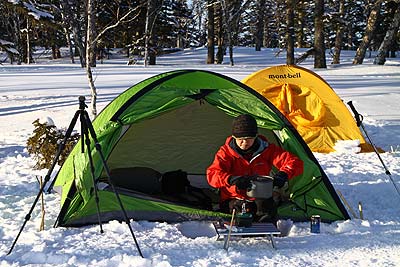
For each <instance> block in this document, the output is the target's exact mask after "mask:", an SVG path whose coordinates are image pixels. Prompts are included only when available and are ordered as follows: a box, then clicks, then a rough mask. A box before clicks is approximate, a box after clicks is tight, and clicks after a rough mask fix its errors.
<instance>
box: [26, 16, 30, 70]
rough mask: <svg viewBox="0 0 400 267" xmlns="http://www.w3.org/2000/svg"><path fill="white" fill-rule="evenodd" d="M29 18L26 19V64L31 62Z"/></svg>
mask: <svg viewBox="0 0 400 267" xmlns="http://www.w3.org/2000/svg"><path fill="white" fill-rule="evenodd" d="M29 31H30V26H29V18H28V19H26V64H31V40H30V35H29Z"/></svg>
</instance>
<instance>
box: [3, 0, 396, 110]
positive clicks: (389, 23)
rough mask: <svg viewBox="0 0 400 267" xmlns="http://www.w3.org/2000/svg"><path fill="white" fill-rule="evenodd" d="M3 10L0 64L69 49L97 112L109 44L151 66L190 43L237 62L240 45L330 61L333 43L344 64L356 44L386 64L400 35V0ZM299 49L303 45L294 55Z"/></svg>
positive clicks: (176, 2)
mask: <svg viewBox="0 0 400 267" xmlns="http://www.w3.org/2000/svg"><path fill="white" fill-rule="evenodd" d="M0 12H1V14H2V16H1V17H0V52H3V54H5V55H6V56H5V57H1V58H0V64H4V63H10V64H23V63H24V64H30V63H33V62H34V58H33V57H32V55H33V53H34V51H35V49H37V48H38V47H44V48H46V49H48V50H50V49H51V51H52V58H53V59H57V58H59V57H61V53H60V48H61V47H68V48H69V57H70V60H71V63H76V64H80V65H81V66H82V68H85V70H86V73H87V77H88V84H89V87H90V89H91V92H92V99H91V110H92V113H93V115H96V114H97V111H96V98H97V92H96V87H95V82H94V80H93V77H92V68H93V67H95V66H96V63H97V61H98V60H102V59H103V58H107V57H108V56H109V55H110V53H109V51H110V49H112V48H122V49H123V51H124V53H125V54H126V57H127V58H128V64H135V63H136V62H137V61H138V59H140V60H141V61H143V62H144V63H143V64H144V66H148V65H156V64H157V60H156V59H157V56H160V55H162V54H164V53H169V52H174V51H179V50H182V49H185V48H189V47H192V48H193V47H207V57H206V58H205V59H204V60H205V63H207V64H222V63H223V62H224V60H227V59H228V58H229V64H230V65H231V66H233V65H234V52H233V47H235V46H247V47H254V49H255V50H256V51H260V50H261V48H263V47H268V48H279V49H280V51H284V52H285V53H286V63H287V64H291V65H292V64H299V63H300V62H302V61H303V60H305V59H306V58H307V57H313V58H314V67H315V68H326V66H327V62H326V51H329V53H331V55H332V62H328V63H330V64H340V53H341V51H342V50H354V51H356V53H355V57H354V60H353V64H362V63H363V60H364V57H365V56H366V54H367V53H368V52H369V51H377V53H376V57H375V60H374V64H378V65H383V64H384V63H385V61H386V58H388V57H396V52H397V51H398V50H399V42H400V34H399V24H400V0H393V1H385V0H356V1H352V0H274V1H272V0H0ZM295 48H306V50H305V52H304V53H303V54H302V55H298V56H297V57H295V53H294V50H295ZM78 60H79V62H76V61H78ZM225 63H226V62H225ZM266 63H268V62H266Z"/></svg>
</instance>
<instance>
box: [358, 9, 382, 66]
mask: <svg viewBox="0 0 400 267" xmlns="http://www.w3.org/2000/svg"><path fill="white" fill-rule="evenodd" d="M381 5H382V2H381V1H378V2H377V3H375V5H374V6H373V8H372V10H371V13H370V14H369V17H368V23H367V28H366V30H365V33H364V37H363V39H362V41H361V43H360V46H359V47H358V49H357V52H356V55H355V57H354V60H353V64H362V63H363V61H364V58H365V53H366V51H367V48H368V47H369V45H370V43H371V39H372V35H373V34H374V31H375V28H376V21H377V19H378V15H379V11H380V9H381Z"/></svg>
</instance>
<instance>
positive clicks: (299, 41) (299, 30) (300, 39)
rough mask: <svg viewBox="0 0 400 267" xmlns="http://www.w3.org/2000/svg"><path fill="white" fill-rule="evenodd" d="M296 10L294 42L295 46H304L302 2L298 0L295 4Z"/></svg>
mask: <svg viewBox="0 0 400 267" xmlns="http://www.w3.org/2000/svg"><path fill="white" fill-rule="evenodd" d="M296 11H297V20H296V21H297V28H296V30H297V31H296V42H297V47H299V48H303V47H305V46H306V45H305V42H304V27H305V25H304V24H305V23H304V22H305V16H306V15H305V12H304V2H303V1H298V2H297V4H296Z"/></svg>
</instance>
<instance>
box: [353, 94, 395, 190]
mask: <svg viewBox="0 0 400 267" xmlns="http://www.w3.org/2000/svg"><path fill="white" fill-rule="evenodd" d="M347 104H348V105H349V106H350V108H351V110H352V111H353V113H354V118H355V119H356V121H357V126H358V127H361V129H362V130H363V131H364V133H365V136H366V137H367V138H368V141H369V143H370V144H371V145H372V148H373V149H374V151H375V153H376V155H377V156H378V158H379V160H380V162H381V163H382V166H383V168H384V169H385V174H386V175H387V176H389V179H390V180H391V181H392V183H393V185H394V187H395V188H396V191H397V194H398V195H399V196H400V189H399V188H398V187H397V185H396V183H395V181H394V180H393V178H392V175H391V173H390V171H389V170H388V168H387V167H386V165H385V163H384V162H383V160H382V158H381V156H380V155H379V152H378V150H377V149H376V146H375V145H374V143H373V142H372V140H371V138H369V135H368V133H367V130H365V127H364V124H363V123H362V120H363V118H364V117H363V116H362V115H361V114H360V113H358V111H357V110H356V108H355V107H354V105H353V102H352V101H349V102H347Z"/></svg>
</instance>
